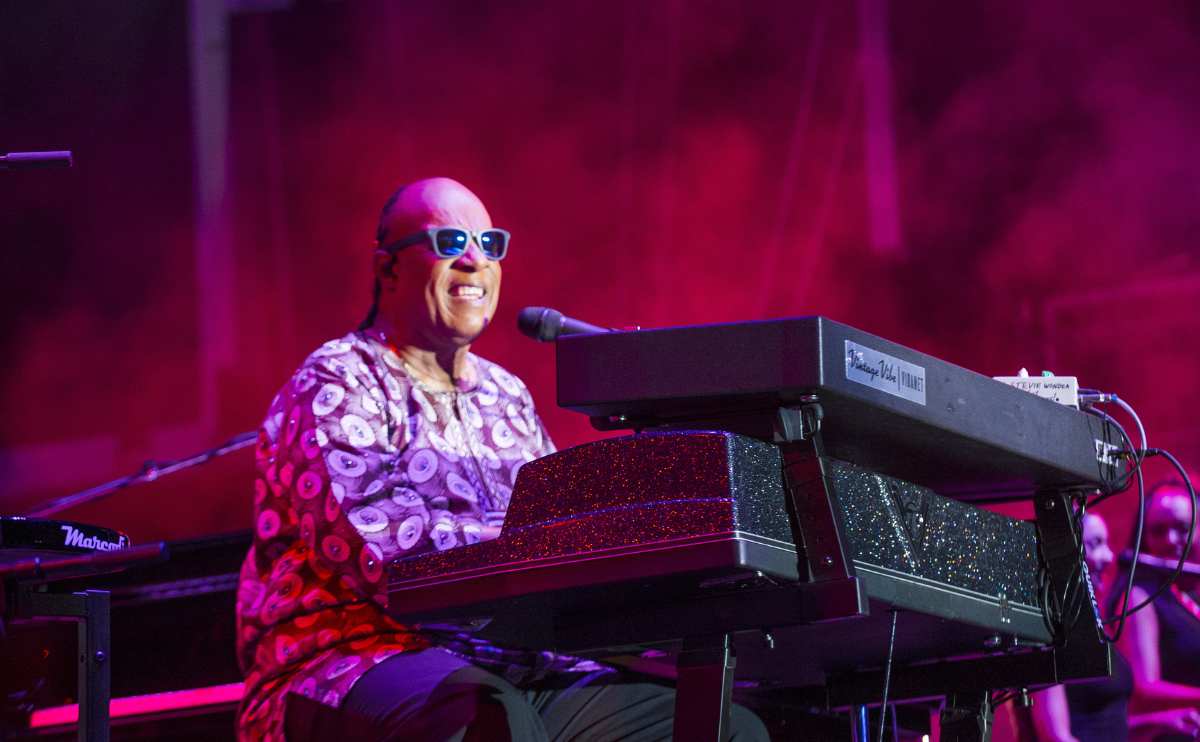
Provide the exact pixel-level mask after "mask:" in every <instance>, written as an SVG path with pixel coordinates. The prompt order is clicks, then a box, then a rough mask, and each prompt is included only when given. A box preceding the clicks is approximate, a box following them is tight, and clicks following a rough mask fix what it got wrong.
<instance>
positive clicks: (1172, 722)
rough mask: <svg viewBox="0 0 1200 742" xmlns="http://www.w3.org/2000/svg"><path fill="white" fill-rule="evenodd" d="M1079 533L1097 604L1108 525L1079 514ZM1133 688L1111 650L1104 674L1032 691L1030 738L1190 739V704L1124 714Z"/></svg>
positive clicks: (1071, 741) (1125, 666) (1075, 741)
mask: <svg viewBox="0 0 1200 742" xmlns="http://www.w3.org/2000/svg"><path fill="white" fill-rule="evenodd" d="M1082 536H1083V547H1084V559H1085V561H1086V562H1087V566H1088V575H1089V577H1090V578H1091V580H1092V586H1093V589H1094V590H1095V591H1096V597H1097V599H1098V600H1099V601H1100V602H1101V603H1102V604H1103V590H1104V580H1103V575H1104V572H1105V571H1107V569H1108V567H1109V566H1110V565H1111V564H1112V562H1113V553H1112V549H1111V548H1110V547H1109V539H1108V526H1107V524H1106V523H1105V522H1104V519H1103V518H1101V517H1100V516H1099V515H1097V514H1095V513H1088V514H1087V515H1085V516H1084V518H1083V533H1082ZM1126 630H1127V631H1128V628H1127V629H1126ZM1133 692H1134V676H1133V670H1132V668H1131V667H1130V664H1129V662H1127V661H1126V659H1125V657H1124V656H1122V654H1121V652H1119V651H1118V652H1114V653H1113V672H1112V675H1111V676H1110V677H1108V678H1106V679H1104V680H1098V681H1094V682H1089V683H1072V684H1069V685H1055V686H1053V687H1050V688H1047V689H1045V690H1043V691H1040V692H1038V693H1035V694H1034V705H1033V708H1032V710H1031V716H1032V721H1033V728H1034V732H1035V734H1036V737H1037V739H1038V740H1039V741H1040V742H1125V741H1126V740H1130V739H1133V740H1151V739H1156V737H1157V736H1158V735H1161V734H1164V733H1167V734H1170V733H1172V732H1184V733H1185V735H1186V736H1185V738H1187V739H1190V738H1191V735H1192V733H1193V731H1194V730H1196V729H1200V725H1198V723H1200V715H1198V714H1197V713H1196V711H1195V709H1192V708H1186V707H1184V708H1174V709H1162V710H1155V711H1149V712H1146V713H1138V714H1133V715H1130V714H1129V701H1130V697H1131V696H1132V695H1133Z"/></svg>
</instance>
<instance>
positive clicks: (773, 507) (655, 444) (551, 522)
mask: <svg viewBox="0 0 1200 742" xmlns="http://www.w3.org/2000/svg"><path fill="white" fill-rule="evenodd" d="M780 477H781V475H780V464H779V454H778V451H777V450H776V449H775V447H774V446H771V445H769V444H766V443H762V442H759V441H755V440H752V439H749V438H743V437H741V436H737V435H734V434H732V433H723V432H679V433H645V434H641V435H634V436H626V437H623V438H612V439H607V440H602V441H596V442H594V443H588V444H584V445H582V446H576V447H574V448H570V449H567V450H565V451H559V452H558V453H556V454H552V455H550V456H547V457H545V458H542V459H538V460H537V461H534V462H531V463H529V464H526V465H525V467H524V468H522V470H521V474H520V476H519V477H518V479H517V487H516V490H515V492H514V496H513V499H512V504H511V507H510V509H509V511H508V516H507V518H506V519H505V524H504V530H503V534H502V535H501V537H500V538H498V539H496V540H495V541H490V542H487V543H482V544H475V545H473V546H467V547H461V548H458V549H451V550H449V551H445V552H441V553H437V554H426V555H422V556H418V557H413V558H411V559H407V560H404V562H403V564H404V566H403V573H404V575H405V576H406V577H420V576H424V575H430V576H431V575H437V574H442V573H445V572H448V571H451V570H452V569H455V568H460V569H461V568H464V567H472V566H482V565H487V564H503V563H510V562H517V561H525V560H534V559H541V558H546V557H554V556H562V555H566V554H577V553H583V552H591V551H596V550H600V549H609V548H615V547H621V546H631V545H640V544H648V543H655V542H664V541H671V540H674V539H681V538H689V537H694V536H698V535H703V534H710V533H729V532H731V531H738V530H742V531H750V532H752V533H756V534H759V535H763V536H770V537H773V538H777V539H779V540H782V541H786V542H791V527H790V525H789V524H788V519H787V512H786V510H785V507H784V494H783V487H782V483H781V478H780Z"/></svg>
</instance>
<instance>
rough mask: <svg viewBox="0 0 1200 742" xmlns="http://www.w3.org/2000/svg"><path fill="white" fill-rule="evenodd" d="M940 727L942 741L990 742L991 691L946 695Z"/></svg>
mask: <svg viewBox="0 0 1200 742" xmlns="http://www.w3.org/2000/svg"><path fill="white" fill-rule="evenodd" d="M941 727H942V742H990V741H991V739H992V696H991V693H990V692H986V691H985V692H979V693H963V694H954V695H949V696H946V707H945V708H943V709H942V724H941Z"/></svg>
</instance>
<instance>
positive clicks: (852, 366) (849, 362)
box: [846, 340, 925, 405]
mask: <svg viewBox="0 0 1200 742" xmlns="http://www.w3.org/2000/svg"><path fill="white" fill-rule="evenodd" d="M846 378H847V379H849V380H850V381H856V382H858V383H859V384H863V385H864V386H869V387H871V388H872V389H878V390H879V391H881V392H887V393H888V394H894V395H895V396H897V397H902V398H903V399H907V400H908V401H909V402H916V403H917V404H920V405H923V404H925V369H924V368H922V367H920V366H918V365H916V364H915V363H909V362H908V361H902V360H900V359H899V358H896V357H894V356H889V355H888V354H887V353H880V352H879V351H877V350H873V349H871V348H868V347H866V346H865V345H860V344H858V343H855V342H851V341H849V340H847V341H846Z"/></svg>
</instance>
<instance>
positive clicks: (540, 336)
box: [517, 307, 608, 343]
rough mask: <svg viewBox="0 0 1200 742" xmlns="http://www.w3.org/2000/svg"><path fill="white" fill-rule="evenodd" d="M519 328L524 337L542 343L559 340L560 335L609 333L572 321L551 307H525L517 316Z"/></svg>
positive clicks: (585, 323)
mask: <svg viewBox="0 0 1200 742" xmlns="http://www.w3.org/2000/svg"><path fill="white" fill-rule="evenodd" d="M517 328H518V329H520V331H521V333H522V334H523V335H526V336H528V337H531V338H533V339H534V340H537V341H538V342H541V343H548V342H551V341H553V340H558V336H559V335H586V334H591V333H596V332H608V330H606V329H604V328H603V327H596V326H595V325H589V324H588V323H587V322H582V321H580V320H577V319H571V318H570V317H567V316H565V315H563V313H562V312H560V311H558V310H556V309H550V308H549V307H525V308H524V309H522V310H521V312H520V314H518V315H517Z"/></svg>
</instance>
